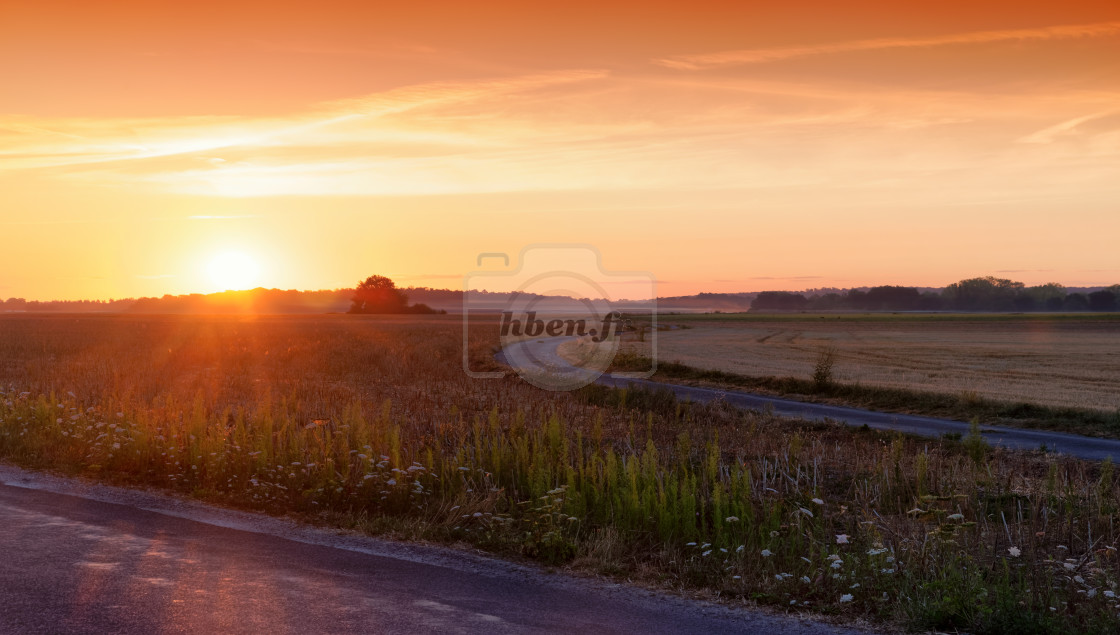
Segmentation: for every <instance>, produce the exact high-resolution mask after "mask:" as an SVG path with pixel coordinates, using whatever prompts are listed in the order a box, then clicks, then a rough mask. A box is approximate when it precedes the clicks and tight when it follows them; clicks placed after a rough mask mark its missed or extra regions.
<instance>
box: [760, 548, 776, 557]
mask: <svg viewBox="0 0 1120 635" xmlns="http://www.w3.org/2000/svg"><path fill="white" fill-rule="evenodd" d="M759 553H761V554H762V557H763V558H769V557H770V556H772V555H774V554H773V553H772V552H771V551H770V550H769V549H763V550H762V551H760V552H759Z"/></svg>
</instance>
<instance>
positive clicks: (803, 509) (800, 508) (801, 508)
mask: <svg viewBox="0 0 1120 635" xmlns="http://www.w3.org/2000/svg"><path fill="white" fill-rule="evenodd" d="M797 511H799V512H801V513H802V514H805V515H806V516H808V517H809V518H812V517H813V512H811V511H809V510H807V509H805V508H804V507H798V508H797Z"/></svg>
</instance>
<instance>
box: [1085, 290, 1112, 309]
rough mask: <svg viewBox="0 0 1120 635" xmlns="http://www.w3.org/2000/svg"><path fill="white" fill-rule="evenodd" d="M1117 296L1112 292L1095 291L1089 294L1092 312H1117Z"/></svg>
mask: <svg viewBox="0 0 1120 635" xmlns="http://www.w3.org/2000/svg"><path fill="white" fill-rule="evenodd" d="M1116 308H1117V306H1116V294H1115V293H1113V292H1111V291H1107V290H1105V291H1094V292H1093V293H1090V294H1089V310H1090V311H1115V310H1116Z"/></svg>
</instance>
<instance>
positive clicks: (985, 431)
mask: <svg viewBox="0 0 1120 635" xmlns="http://www.w3.org/2000/svg"><path fill="white" fill-rule="evenodd" d="M570 339H574V338H570V337H557V338H550V339H537V340H525V341H522V342H518V343H516V344H510V345H509V346H507V347H506V348H505V349H503V351H502V352H501V353H498V359H499V361H502V362H503V363H508V362H507V360H509V359H519V360H533V361H534V363H537V364H540V365H541V366H542V367H545V368H548V369H561V370H562V371H563V372H574V371H572V370H571V369H573V368H575V367H574V366H572V365H571V364H570V363H569V362H568V361H567V360H565V359H564V358H563V357H562V356H561V355H560V354H559V353H558V352H557V348H558V347H559V346H560V345H561V344H563V343H564V342H565V341H568V340H570ZM515 347H516V348H517V349H519V350H513V349H514V348H515ZM584 372H585V373H586V371H584ZM595 383H598V384H603V385H606V386H614V387H618V388H625V387H627V386H640V387H643V388H653V389H657V388H668V389H669V390H672V391H673V392H674V393H675V394H676V395H677V397H678V398H680V399H688V400H691V401H697V402H703V401H712V400H716V399H723V400H725V401H727V403H730V404H732V405H734V406H738V407H740V408H748V409H753V410H766V409H772V411H773V412H774V414H776V415H780V416H783V417H794V418H801V419H810V420H823V419H831V420H834V421H839V422H842V423H845V424H847V425H851V426H862V425H866V426H868V427H871V428H876V429H879V430H900V431H902V432H908V433H911V434H918V435H922V436H929V437H937V436H940V435H942V434H946V433H956V434H960V435H962V436H963V435H967V434H968V433H969V424H968V423H965V422H964V421H953V420H951V419H936V418H933V417H921V416H916V415H906V414H896V413H889V412H876V411H873V410H863V409H861V408H848V407H844V406H830V405H827V404H815V403H807V402H803V401H794V400H792V399H782V398H779V397H770V396H766V395H757V394H753V393H748V392H742V391H737V390H721V389H715V388H697V387H692V386H681V385H679V384H671V383H667V382H659V381H651V380H648V379H630V378H620V377H615V376H613V375H610V374H603V375H601V376H598V378H597V379H595ZM981 434H982V435H983V437H984V439H985V440H986V441H987V442H988V443H990V444H991V445H994V446H1002V447H1005V448H1010V449H1017V450H1037V449H1038V448H1040V447H1042V446H1045V447H1046V448H1047V449H1048V450H1049V451H1051V452H1060V453H1062V454H1068V455H1070V456H1075V457H1078V458H1083V459H1090V460H1096V461H1100V460H1104V459H1105V458H1108V457H1112V458H1113V459H1120V440H1117V439H1097V438H1094V437H1086V436H1081V435H1076V434H1065V433H1062V432H1049V431H1046V430H1030V429H1025V428H1007V427H997V426H982V427H981Z"/></svg>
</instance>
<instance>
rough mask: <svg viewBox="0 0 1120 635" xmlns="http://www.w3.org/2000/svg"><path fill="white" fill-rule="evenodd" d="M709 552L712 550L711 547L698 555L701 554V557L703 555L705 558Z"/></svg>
mask: <svg viewBox="0 0 1120 635" xmlns="http://www.w3.org/2000/svg"><path fill="white" fill-rule="evenodd" d="M710 553H712V550H711V549H709V550H707V551H705V552H704V553H702V554H700V556H701V557H704V558H707V557H708V554H710Z"/></svg>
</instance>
